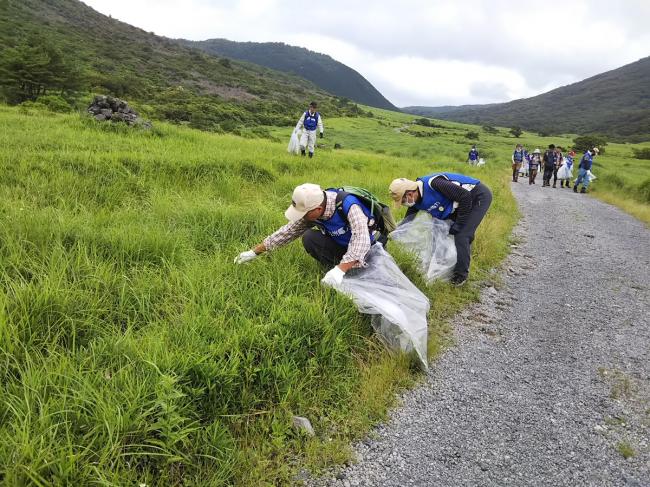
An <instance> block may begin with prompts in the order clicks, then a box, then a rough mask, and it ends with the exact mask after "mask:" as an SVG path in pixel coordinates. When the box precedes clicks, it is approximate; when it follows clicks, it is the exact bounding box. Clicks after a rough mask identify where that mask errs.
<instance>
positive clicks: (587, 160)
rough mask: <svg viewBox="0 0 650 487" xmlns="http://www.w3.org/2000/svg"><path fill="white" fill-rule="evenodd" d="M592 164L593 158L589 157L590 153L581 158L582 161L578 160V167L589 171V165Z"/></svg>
mask: <svg viewBox="0 0 650 487" xmlns="http://www.w3.org/2000/svg"><path fill="white" fill-rule="evenodd" d="M593 162H594V159H593V156H592V155H591V152H589V151H587V152H585V153H584V155H583V156H582V159H581V160H580V165H579V166H578V167H579V168H581V169H586V170H587V171H589V170H591V165H592V164H593Z"/></svg>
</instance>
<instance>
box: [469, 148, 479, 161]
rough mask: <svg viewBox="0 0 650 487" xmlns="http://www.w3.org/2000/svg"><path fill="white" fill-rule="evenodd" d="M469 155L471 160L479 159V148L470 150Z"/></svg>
mask: <svg viewBox="0 0 650 487" xmlns="http://www.w3.org/2000/svg"><path fill="white" fill-rule="evenodd" d="M468 156H469V160H470V161H475V160H476V159H478V150H476V149H472V150H470V151H469V154H468Z"/></svg>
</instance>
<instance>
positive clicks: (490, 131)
mask: <svg viewBox="0 0 650 487" xmlns="http://www.w3.org/2000/svg"><path fill="white" fill-rule="evenodd" d="M482 128H483V132H485V133H486V134H490V135H496V134H498V133H499V131H498V130H497V129H496V128H494V127H493V126H492V125H483V127H482Z"/></svg>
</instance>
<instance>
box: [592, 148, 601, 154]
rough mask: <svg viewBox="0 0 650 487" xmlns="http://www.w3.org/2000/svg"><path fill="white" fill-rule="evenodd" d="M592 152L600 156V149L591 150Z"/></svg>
mask: <svg viewBox="0 0 650 487" xmlns="http://www.w3.org/2000/svg"><path fill="white" fill-rule="evenodd" d="M591 152H593V153H594V154H598V153H599V152H600V151H599V150H598V147H594V148H593V149H591Z"/></svg>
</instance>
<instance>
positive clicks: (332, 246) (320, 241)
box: [302, 228, 348, 269]
mask: <svg viewBox="0 0 650 487" xmlns="http://www.w3.org/2000/svg"><path fill="white" fill-rule="evenodd" d="M302 245H303V247H305V250H306V251H307V253H308V254H309V255H311V256H312V257H313V258H314V259H316V260H317V261H318V262H320V263H321V264H323V266H325V267H327V268H328V269H329V268H331V267H334V266H335V265H338V263H339V262H341V259H342V258H343V256H344V255H345V253H346V252H347V251H348V248H347V247H343V246H342V245H339V244H337V243H336V242H335V241H334V240H333V239H332V237H330V236H329V235H325V234H324V233H323V232H321V231H320V230H316V229H314V228H310V229H309V230H307V231H306V232H305V233H303V234H302Z"/></svg>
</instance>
